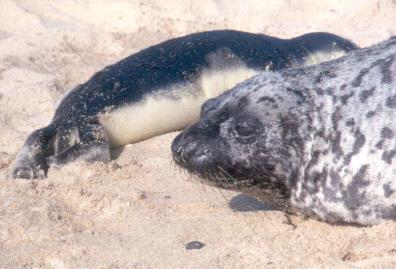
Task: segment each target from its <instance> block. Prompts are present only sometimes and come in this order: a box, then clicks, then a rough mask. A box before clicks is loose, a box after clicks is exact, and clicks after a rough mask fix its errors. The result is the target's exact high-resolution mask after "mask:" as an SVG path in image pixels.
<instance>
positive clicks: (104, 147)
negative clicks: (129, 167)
mask: <svg viewBox="0 0 396 269" xmlns="http://www.w3.org/2000/svg"><path fill="white" fill-rule="evenodd" d="M77 130H78V138H79V140H78V141H76V143H75V144H74V145H72V146H70V147H68V148H66V149H65V150H63V151H62V152H59V153H57V154H55V155H53V156H51V157H48V158H47V165H48V166H58V167H59V166H63V165H65V164H67V163H69V162H72V161H75V160H76V159H79V158H81V159H83V160H85V161H88V162H95V161H100V162H109V161H110V159H111V157H110V144H109V141H108V138H107V134H106V132H105V129H104V128H103V126H101V125H100V124H97V123H88V124H84V125H82V126H79V127H78V128H77ZM63 145H64V144H63Z"/></svg>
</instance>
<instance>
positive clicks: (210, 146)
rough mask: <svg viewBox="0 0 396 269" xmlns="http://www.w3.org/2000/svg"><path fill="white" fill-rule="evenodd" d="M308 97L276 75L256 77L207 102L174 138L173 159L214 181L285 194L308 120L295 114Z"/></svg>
mask: <svg viewBox="0 0 396 269" xmlns="http://www.w3.org/2000/svg"><path fill="white" fill-rule="evenodd" d="M306 98H307V97H306V96H304V95H303V94H300V93H299V92H298V94H296V92H295V91H294V90H293V89H292V88H291V87H290V85H288V84H287V83H286V82H285V80H284V79H282V77H281V75H280V74H278V73H271V72H266V73H263V74H261V75H258V76H256V77H254V78H252V79H250V80H248V81H245V82H243V83H241V84H239V85H238V86H237V87H236V88H234V89H232V90H231V91H229V92H226V93H225V94H223V95H221V96H219V97H217V98H214V99H211V100H209V101H207V102H206V103H205V104H204V105H203V106H202V110H201V118H200V120H199V121H198V122H197V123H195V124H193V125H191V126H190V127H188V128H187V129H186V130H185V131H183V132H182V133H181V134H179V135H178V136H177V137H176V138H175V139H174V141H173V143H172V152H173V158H174V160H175V162H176V163H177V164H178V165H179V166H181V167H183V168H185V169H187V170H188V171H189V172H190V173H192V174H196V175H198V176H199V177H200V178H204V179H207V180H208V182H209V183H210V184H212V185H216V186H220V187H224V188H229V189H238V190H242V191H243V189H244V188H246V187H247V188H249V187H255V189H267V190H268V189H272V190H273V189H274V188H275V189H276V190H278V191H280V192H281V193H282V194H283V195H284V196H287V195H288V185H289V184H290V182H289V180H290V178H292V177H293V173H296V172H297V171H296V170H298V167H299V166H300V165H301V161H302V160H303V157H304V156H303V155H304V152H305V149H304V147H305V144H306V143H305V140H306V139H309V134H308V132H307V131H308V129H309V126H308V125H309V122H310V121H306V118H305V119H302V118H301V116H297V115H301V112H302V111H301V110H305V109H306V108H307V106H305V105H304V106H301V103H302V102H305V101H306V100H304V99H306ZM304 114H305V113H304ZM257 187H258V188H257Z"/></svg>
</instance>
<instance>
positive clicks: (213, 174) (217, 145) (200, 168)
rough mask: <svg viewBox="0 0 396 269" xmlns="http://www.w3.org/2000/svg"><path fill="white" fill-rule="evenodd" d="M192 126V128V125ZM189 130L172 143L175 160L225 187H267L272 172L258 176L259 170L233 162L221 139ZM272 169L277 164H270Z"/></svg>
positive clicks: (204, 179) (209, 181)
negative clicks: (228, 156) (272, 165)
mask: <svg viewBox="0 0 396 269" xmlns="http://www.w3.org/2000/svg"><path fill="white" fill-rule="evenodd" d="M190 128H191V127H190ZM190 128H188V129H186V130H185V131H184V132H182V133H180V134H179V135H178V136H177V137H176V138H175V139H174V140H173V142H172V146H171V148H172V156H173V160H174V161H175V163H176V164H177V165H178V166H179V167H180V168H182V169H185V170H186V171H187V172H188V173H189V174H190V175H192V176H194V178H196V179H199V180H200V181H203V182H204V183H205V184H209V185H212V186H216V187H221V188H224V189H233V190H241V189H243V188H252V187H266V186H264V185H267V183H268V182H269V180H268V178H269V177H270V175H269V174H265V173H264V174H263V172H262V171H261V172H260V173H261V175H260V176H258V172H259V171H255V170H254V169H244V168H243V167H239V166H238V165H231V162H230V161H229V160H228V159H227V152H226V151H225V150H226V146H225V145H222V143H221V142H220V141H219V139H216V138H214V137H210V136H206V135H203V134H201V133H197V132H193V131H191V130H193V129H194V128H192V129H190ZM267 169H268V170H272V169H273V167H272V168H271V167H267Z"/></svg>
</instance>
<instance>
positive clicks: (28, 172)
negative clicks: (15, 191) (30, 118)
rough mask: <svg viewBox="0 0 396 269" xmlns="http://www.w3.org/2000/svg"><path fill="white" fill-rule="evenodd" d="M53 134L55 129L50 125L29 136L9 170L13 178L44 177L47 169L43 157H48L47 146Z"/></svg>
mask: <svg viewBox="0 0 396 269" xmlns="http://www.w3.org/2000/svg"><path fill="white" fill-rule="evenodd" d="M55 133H56V130H55V128H54V127H53V126H52V125H48V126H47V127H44V128H41V129H38V130H36V131H34V132H33V133H31V134H30V135H29V137H28V138H27V139H26V141H25V143H24V145H23V147H22V149H21V150H20V151H19V153H18V155H17V157H16V160H15V164H14V167H13V168H12V170H11V176H12V177H13V178H26V179H33V178H43V177H45V173H46V170H47V169H48V166H47V164H46V161H45V157H46V156H48V155H49V152H48V151H49V147H48V145H49V144H50V141H51V139H52V138H53V137H54V136H55Z"/></svg>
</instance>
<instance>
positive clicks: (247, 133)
mask: <svg viewBox="0 0 396 269" xmlns="http://www.w3.org/2000/svg"><path fill="white" fill-rule="evenodd" d="M262 128H263V125H262V124H261V122H260V121H259V120H258V119H249V118H248V119H240V120H239V121H238V122H237V123H236V124H235V132H236V134H237V137H238V138H241V139H250V138H253V137H255V136H256V135H257V134H258V133H260V132H262Z"/></svg>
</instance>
